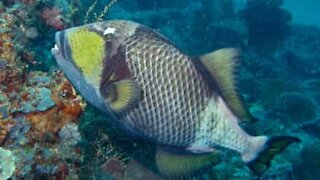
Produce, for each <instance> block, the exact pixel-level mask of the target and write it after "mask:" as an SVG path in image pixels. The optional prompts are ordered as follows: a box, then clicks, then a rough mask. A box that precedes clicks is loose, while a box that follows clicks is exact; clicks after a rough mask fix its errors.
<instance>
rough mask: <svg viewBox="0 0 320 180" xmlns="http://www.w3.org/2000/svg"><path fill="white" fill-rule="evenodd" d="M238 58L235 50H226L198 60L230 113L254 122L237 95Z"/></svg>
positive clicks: (206, 55) (237, 52)
mask: <svg viewBox="0 0 320 180" xmlns="http://www.w3.org/2000/svg"><path fill="white" fill-rule="evenodd" d="M238 56H239V51H238V50H237V49H235V48H226V49H220V50H217V51H214V52H212V53H209V54H205V55H203V56H201V57H200V59H201V62H202V63H203V64H204V66H205V67H206V68H207V70H208V71H209V72H210V74H211V75H212V77H213V78H214V80H215V82H216V84H217V86H218V88H219V91H220V93H221V95H222V97H223V99H224V100H225V101H226V103H227V105H228V106H229V108H230V109H231V110H232V112H233V113H234V114H235V115H236V116H237V117H239V118H240V119H242V120H243V121H246V122H250V121H255V119H254V118H253V117H252V116H251V115H250V113H249V112H248V111H247V110H246V109H245V108H244V106H243V104H242V102H241V100H240V97H239V95H238V93H237V88H236V79H235V78H236V77H235V70H236V66H237V59H238Z"/></svg>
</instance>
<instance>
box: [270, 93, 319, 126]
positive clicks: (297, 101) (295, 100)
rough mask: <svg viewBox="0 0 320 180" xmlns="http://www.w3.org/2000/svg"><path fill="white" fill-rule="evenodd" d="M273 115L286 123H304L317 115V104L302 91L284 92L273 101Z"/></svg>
mask: <svg viewBox="0 0 320 180" xmlns="http://www.w3.org/2000/svg"><path fill="white" fill-rule="evenodd" d="M274 108H275V110H274V114H275V116H276V117H277V118H278V119H280V120H281V121H284V122H285V123H288V124H292V123H294V124H297V125H299V124H304V123H307V122H310V120H314V119H315V118H316V117H317V106H316V104H315V102H314V101H313V99H312V98H310V97H308V96H306V95H305V94H302V93H296V92H291V93H284V94H282V95H281V96H280V97H279V99H278V101H277V102H276V103H275V107H274Z"/></svg>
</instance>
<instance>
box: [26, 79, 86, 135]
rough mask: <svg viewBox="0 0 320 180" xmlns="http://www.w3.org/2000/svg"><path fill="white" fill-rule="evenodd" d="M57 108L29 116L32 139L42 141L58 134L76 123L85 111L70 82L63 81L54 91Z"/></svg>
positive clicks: (53, 95) (53, 96)
mask: <svg viewBox="0 0 320 180" xmlns="http://www.w3.org/2000/svg"><path fill="white" fill-rule="evenodd" d="M51 98H52V99H53V101H54V102H55V104H56V106H55V107H53V108H51V109H49V110H47V111H44V112H33V113H29V114H27V116H26V117H27V119H28V120H29V121H30V122H31V124H32V129H31V131H30V132H29V135H30V138H31V139H41V138H42V137H44V135H48V133H49V134H51V135H52V134H56V133H57V132H58V131H59V130H60V129H61V128H62V127H63V126H65V125H66V124H69V123H71V122H75V121H76V120H77V118H78V117H79V115H80V113H81V112H82V111H83V108H84V105H83V103H82V101H81V98H80V97H79V96H77V95H76V93H75V90H74V89H73V87H72V86H71V84H70V83H69V82H68V81H63V82H62V83H61V85H58V86H57V87H56V88H54V90H53V94H52V97H51Z"/></svg>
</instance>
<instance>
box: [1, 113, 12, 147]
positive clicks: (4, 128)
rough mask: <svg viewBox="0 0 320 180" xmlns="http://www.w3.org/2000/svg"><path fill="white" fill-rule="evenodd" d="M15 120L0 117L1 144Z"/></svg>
mask: <svg viewBox="0 0 320 180" xmlns="http://www.w3.org/2000/svg"><path fill="white" fill-rule="evenodd" d="M14 124H15V123H14V121H13V120H11V119H9V120H2V119H0V145H3V143H4V140H5V139H6V137H7V135H8V133H9V131H10V128H11V127H13V126H14Z"/></svg>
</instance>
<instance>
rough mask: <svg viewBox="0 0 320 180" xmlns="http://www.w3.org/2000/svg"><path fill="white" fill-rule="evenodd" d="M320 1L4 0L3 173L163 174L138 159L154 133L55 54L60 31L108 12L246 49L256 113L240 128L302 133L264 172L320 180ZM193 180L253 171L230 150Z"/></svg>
mask: <svg viewBox="0 0 320 180" xmlns="http://www.w3.org/2000/svg"><path fill="white" fill-rule="evenodd" d="M110 2H111V3H110ZM319 9H320V1H318V0H304V1H300V0H248V1H246V0H184V1H182V0H118V1H117V0H1V2H0V180H2V179H9V178H11V179H117V180H118V179H162V177H160V176H159V175H157V174H155V173H154V172H152V171H150V170H149V169H146V168H145V167H144V166H142V165H141V164H139V162H137V161H136V160H134V159H133V157H134V154H135V153H136V151H139V150H140V151H145V150H146V149H148V146H147V145H146V142H143V141H140V140H137V139H133V138H131V137H128V136H127V135H125V134H124V133H122V131H121V130H118V129H117V128H116V127H114V126H113V125H112V124H110V123H108V121H107V120H106V119H108V116H106V115H103V114H102V113H100V112H99V111H98V110H96V109H94V108H93V107H92V106H91V105H90V104H88V103H86V102H85V100H84V99H83V98H81V96H80V95H79V94H78V93H77V91H76V90H74V88H73V86H72V84H70V83H69V81H68V80H67V79H66V78H65V76H64V74H63V73H62V72H61V70H60V69H59V68H58V66H57V65H56V63H55V60H54V57H53V56H52V54H51V52H50V50H51V48H52V47H53V45H54V34H55V32H57V31H59V30H63V29H66V28H69V27H74V26H79V25H82V24H84V23H91V22H96V21H99V20H109V19H128V20H133V21H136V22H139V23H142V24H144V25H146V26H149V27H151V28H152V29H155V30H156V31H158V32H160V33H161V34H163V35H165V36H166V37H167V38H168V39H170V40H171V42H172V43H173V44H175V45H176V47H178V48H179V49H180V50H182V51H183V52H185V53H186V54H189V55H191V56H199V55H202V54H205V53H208V52H211V51H214V50H217V49H219V48H224V47H236V48H238V49H240V50H241V60H240V64H239V67H238V71H237V80H238V92H239V94H240V95H241V97H242V98H243V101H244V102H245V103H246V105H247V107H248V109H249V111H250V112H251V113H252V114H253V115H254V117H256V118H257V119H259V121H258V122H256V123H254V124H243V127H244V128H245V129H246V130H247V131H248V132H251V133H252V134H266V135H280V134H289V135H294V136H296V137H299V138H300V139H301V140H302V142H301V143H299V144H294V145H291V146H290V147H289V148H287V149H286V150H285V151H284V152H283V153H282V154H281V155H279V156H276V157H275V158H274V160H273V161H272V164H271V168H270V169H269V170H268V171H267V172H266V173H265V174H264V175H263V177H261V179H280V180H282V179H284V180H285V179H320V139H319V138H320V119H319V101H320V91H319V89H320V79H319V78H320V14H319V13H318V11H319ZM192 178H193V179H219V180H220V179H255V178H256V177H255V176H254V174H253V173H252V172H251V171H250V170H249V169H248V168H247V167H246V166H245V165H244V163H243V162H242V161H241V158H240V157H239V155H238V154H236V153H234V152H230V151H224V157H223V158H222V161H221V162H220V163H219V164H217V165H215V166H213V167H210V168H209V169H208V170H206V171H204V172H202V173H200V174H199V175H198V176H195V177H192Z"/></svg>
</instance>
